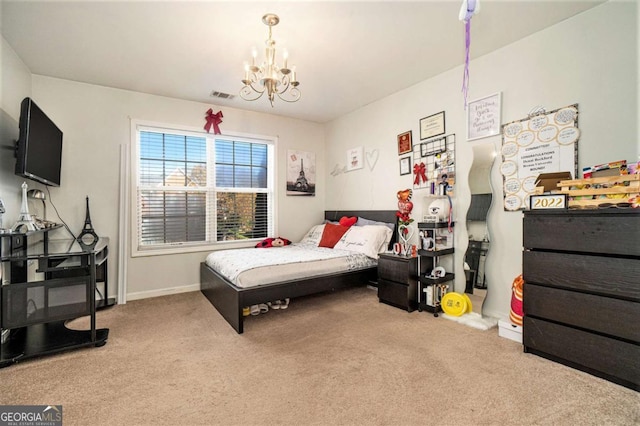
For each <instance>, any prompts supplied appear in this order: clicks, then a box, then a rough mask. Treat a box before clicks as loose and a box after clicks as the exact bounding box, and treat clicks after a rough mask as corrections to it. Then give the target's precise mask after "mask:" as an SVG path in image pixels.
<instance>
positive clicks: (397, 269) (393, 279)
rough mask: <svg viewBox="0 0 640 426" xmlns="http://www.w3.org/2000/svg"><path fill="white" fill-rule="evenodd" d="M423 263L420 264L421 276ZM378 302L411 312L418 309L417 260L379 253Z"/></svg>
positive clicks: (415, 258) (423, 267)
mask: <svg viewBox="0 0 640 426" xmlns="http://www.w3.org/2000/svg"><path fill="white" fill-rule="evenodd" d="M425 266H426V264H425V262H421V269H423V270H422V271H421V273H422V274H424V272H425V270H424V269H425ZM378 300H379V301H380V302H383V303H386V304H388V305H391V306H395V307H397V308H401V309H406V310H407V312H411V311H413V310H415V309H417V308H418V258H417V257H407V256H398V255H395V254H388V253H381V254H380V258H379V259H378Z"/></svg>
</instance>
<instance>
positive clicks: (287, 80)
mask: <svg viewBox="0 0 640 426" xmlns="http://www.w3.org/2000/svg"><path fill="white" fill-rule="evenodd" d="M262 22H263V23H264V24H265V25H267V26H268V27H269V38H268V39H267V40H266V41H265V42H264V44H265V45H266V47H265V49H264V60H263V61H262V64H260V65H259V66H258V65H256V57H257V56H258V52H257V50H256V49H255V48H254V49H253V52H252V53H253V55H252V56H253V57H252V59H251V64H249V63H247V62H245V64H244V79H243V80H242V83H243V84H244V87H242V89H240V97H241V98H242V99H244V100H246V101H255V100H257V99H260V98H261V97H262V95H264V94H265V92H266V93H267V97H268V98H269V102H270V103H271V106H272V107H273V100H274V99H275V96H276V95H277V96H278V97H279V98H280V99H282V100H283V101H285V102H296V101H298V100H299V99H300V90H298V85H299V84H300V82H299V81H298V80H296V67H295V66H293V67H292V68H291V69H289V68H288V64H287V62H288V57H289V55H288V52H287V51H286V50H285V51H284V52H283V54H282V58H283V64H282V68H281V67H279V66H278V64H277V63H276V47H275V46H276V42H275V40H273V39H272V38H271V27H273V26H275V25H278V22H280V18H278V15H275V14H273V13H267V14H266V15H264V16H263V17H262Z"/></svg>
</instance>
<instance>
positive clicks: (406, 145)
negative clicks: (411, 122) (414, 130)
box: [398, 130, 413, 155]
mask: <svg viewBox="0 0 640 426" xmlns="http://www.w3.org/2000/svg"><path fill="white" fill-rule="evenodd" d="M412 150H413V142H412V140H411V130H409V131H408V132H404V133H400V134H399V135H398V155H402V154H406V153H408V152H411V151H412Z"/></svg>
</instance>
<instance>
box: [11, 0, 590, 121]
mask: <svg viewBox="0 0 640 426" xmlns="http://www.w3.org/2000/svg"><path fill="white" fill-rule="evenodd" d="M461 3H462V0H441V1H435V0H433V1H413V2H401V1H381V2H367V1H356V2H353V1H352V2H347V1H331V2H329V1H289V2H276V1H270V2H244V1H233V2H232V1H217V2H215V1H198V2H185V1H164V2H155V1H142V2H122V1H119V2H116V1H100V2H89V1H69V2H60V1H53V2H52V1H44V2H37V1H7V0H2V3H1V7H2V10H1V12H2V21H1V25H2V26H1V32H2V35H3V36H4V38H5V39H6V40H7V42H8V43H9V44H10V45H11V46H12V47H13V49H14V50H15V51H16V53H17V54H18V56H20V58H21V59H22V60H23V61H24V63H25V64H26V65H27V66H28V67H29V69H30V70H31V72H32V73H33V74H40V75H45V76H51V77H58V78H63V79H68V80H73V81H79V82H85V83H90V84H97V85H102V86H109V87H115V88H121V89H128V90H134V91H138V92H144V93H151V94H156V95H162V96H169V97H173V98H180V99H187V100H193V101H198V102H205V103H209V104H212V105H214V106H219V107H221V108H223V107H225V106H229V107H234V108H241V109H246V110H251V111H261V112H269V113H274V114H279V115H284V116H288V117H296V118H301V119H305V120H311V121H316V122H320V123H323V122H326V121H330V120H332V119H334V118H336V117H339V116H341V115H343V114H346V113H348V112H350V111H353V110H355V109H357V108H359V107H361V106H363V105H366V104H369V103H371V102H373V101H376V100H378V99H381V98H383V97H385V96H388V95H390V94H392V93H395V92H397V91H399V90H402V89H404V88H407V87H409V86H412V85H414V84H416V83H418V82H420V81H423V80H426V79H428V78H430V77H432V76H434V75H437V74H439V73H441V72H443V71H446V70H449V69H452V68H454V67H458V66H461V65H462V64H463V63H464V62H463V61H464V24H463V23H462V22H460V21H459V20H458V13H459V9H460V5H461ZM599 3H603V1H602V0H579V1H568V0H556V1H550V0H538V1H523V0H513V1H500V0H482V1H481V9H480V12H479V14H477V15H476V16H474V17H473V19H472V21H471V58H472V59H473V58H475V57H478V56H481V55H484V54H486V53H488V52H491V51H493V50H496V49H499V48H500V47H502V46H505V45H508V44H510V43H513V42H514V41H516V40H518V39H521V38H523V37H526V36H528V35H530V34H532V33H535V32H537V31H539V30H541V29H543V28H545V27H548V26H550V25H553V24H555V23H557V22H560V21H562V20H564V19H567V18H569V17H571V16H573V15H576V14H578V13H580V12H583V11H585V10H587V9H589V8H591V7H594V6H597V5H598V4H599ZM269 12H271V13H276V14H278V15H279V16H280V24H279V25H277V26H275V27H274V28H273V38H274V40H276V42H277V45H276V47H278V48H279V51H278V56H279V57H280V55H281V50H282V48H283V47H286V48H287V50H288V51H289V57H290V64H295V65H296V66H297V70H298V79H299V81H300V82H301V84H300V90H301V92H302V99H301V100H300V101H299V102H297V103H293V104H286V103H284V102H282V101H279V100H276V102H275V103H274V107H273V108H272V107H271V106H270V105H269V102H268V100H267V99H265V98H264V97H263V98H261V99H260V100H258V101H254V102H247V101H244V100H242V99H241V98H240V97H239V96H236V98H235V99H232V100H221V99H218V98H212V97H210V93H211V91H213V90H217V91H221V92H225V93H230V94H233V95H237V94H238V91H239V90H240V88H241V86H242V84H241V82H240V80H241V79H242V77H243V63H244V61H246V60H248V59H249V58H250V55H251V48H252V47H254V46H255V47H257V48H258V50H259V51H260V50H261V48H262V46H263V43H264V40H265V39H266V38H267V32H268V28H267V27H266V26H265V25H264V24H263V23H262V21H261V18H262V16H263V15H264V14H265V13H269ZM460 79H461V82H462V71H461V73H460ZM471 84H473V68H471Z"/></svg>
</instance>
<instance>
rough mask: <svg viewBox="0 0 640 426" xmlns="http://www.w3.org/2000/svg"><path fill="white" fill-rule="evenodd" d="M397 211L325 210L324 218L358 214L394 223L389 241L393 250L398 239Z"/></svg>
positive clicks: (332, 218)
mask: <svg viewBox="0 0 640 426" xmlns="http://www.w3.org/2000/svg"><path fill="white" fill-rule="evenodd" d="M396 212H397V210H325V212H324V218H325V219H326V220H331V221H338V220H340V218H341V217H342V216H348V217H351V216H358V217H363V218H365V219H369V220H375V221H377V222H386V223H393V224H395V227H394V229H393V235H391V241H390V242H389V250H391V249H392V248H393V243H395V242H397V241H398V232H397V231H398V217H397V216H396Z"/></svg>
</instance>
